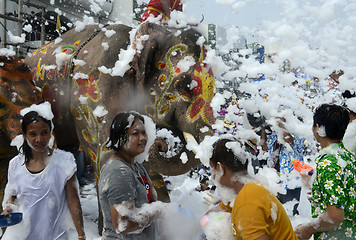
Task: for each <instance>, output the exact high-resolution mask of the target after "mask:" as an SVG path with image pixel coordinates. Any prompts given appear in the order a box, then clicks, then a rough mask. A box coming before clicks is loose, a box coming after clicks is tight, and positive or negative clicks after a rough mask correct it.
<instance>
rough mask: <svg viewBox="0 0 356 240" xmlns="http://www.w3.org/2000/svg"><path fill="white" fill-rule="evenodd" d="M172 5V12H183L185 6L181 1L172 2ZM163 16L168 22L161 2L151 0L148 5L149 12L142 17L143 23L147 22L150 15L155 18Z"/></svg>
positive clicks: (159, 0) (174, 0)
mask: <svg viewBox="0 0 356 240" xmlns="http://www.w3.org/2000/svg"><path fill="white" fill-rule="evenodd" d="M170 3H171V11H173V10H177V11H183V4H182V3H181V2H180V0H170ZM160 14H162V19H165V20H167V19H168V18H167V16H166V14H165V13H164V10H163V7H162V2H161V0H151V1H150V2H149V3H148V5H147V10H146V11H145V12H144V13H143V15H142V17H141V22H143V21H145V20H146V19H147V18H148V17H149V16H150V15H153V16H154V17H158V15H160Z"/></svg>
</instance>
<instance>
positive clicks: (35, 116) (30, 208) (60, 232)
mask: <svg viewBox="0 0 356 240" xmlns="http://www.w3.org/2000/svg"><path fill="white" fill-rule="evenodd" d="M24 112H25V113H24ZM21 113H24V116H23V118H22V136H23V140H24V141H23V144H22V146H21V148H20V153H19V154H18V155H17V156H15V157H14V158H13V159H12V160H11V161H10V163H9V169H8V182H7V185H6V188H5V196H4V202H3V208H4V211H3V213H2V214H4V215H6V216H9V217H10V216H11V213H12V212H15V211H19V212H22V213H23V221H22V222H21V223H20V224H19V225H20V226H19V225H15V226H11V227H8V229H7V230H6V231H5V234H4V236H3V238H2V239H3V240H4V239H20V240H21V239H26V240H52V239H53V240H54V239H61V240H67V239H68V235H67V233H68V229H69V228H70V227H71V226H70V225H69V224H68V220H69V219H70V217H69V218H68V216H70V215H71V217H72V219H73V222H74V225H75V228H76V230H77V233H78V239H85V233H84V227H83V217H82V209H81V205H80V201H79V196H78V190H77V186H78V183H77V178H76V163H75V160H74V157H73V155H72V154H71V153H69V152H65V151H62V150H58V149H54V148H52V147H50V146H49V145H50V140H51V137H52V130H53V124H52V121H51V119H52V117H53V114H52V112H51V106H50V104H49V103H48V102H46V103H43V104H40V105H32V106H31V107H30V108H29V109H25V111H23V110H22V111H21ZM48 116H50V117H48ZM69 214H70V215H69ZM18 229H21V231H18Z"/></svg>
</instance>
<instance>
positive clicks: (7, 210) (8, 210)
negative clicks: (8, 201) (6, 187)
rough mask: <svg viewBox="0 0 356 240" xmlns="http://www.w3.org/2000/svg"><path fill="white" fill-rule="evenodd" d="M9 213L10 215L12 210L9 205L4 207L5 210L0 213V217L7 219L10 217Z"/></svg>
mask: <svg viewBox="0 0 356 240" xmlns="http://www.w3.org/2000/svg"><path fill="white" fill-rule="evenodd" d="M11 213H12V208H11V206H10V205H7V206H6V207H5V209H4V210H3V211H2V213H1V215H5V216H7V217H11Z"/></svg>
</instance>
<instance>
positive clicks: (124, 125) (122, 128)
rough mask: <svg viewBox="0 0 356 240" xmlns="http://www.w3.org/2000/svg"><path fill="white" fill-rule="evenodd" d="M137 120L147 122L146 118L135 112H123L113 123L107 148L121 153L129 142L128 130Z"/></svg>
mask: <svg viewBox="0 0 356 240" xmlns="http://www.w3.org/2000/svg"><path fill="white" fill-rule="evenodd" d="M130 116H133V119H132V121H130V119H129V117H130ZM136 119H139V120H141V121H142V122H143V123H144V122H145V120H144V118H143V117H142V116H141V115H140V114H138V113H135V112H123V113H119V114H117V115H116V116H115V117H114V119H113V121H112V123H111V126H110V136H109V140H108V141H107V142H106V147H107V148H108V149H112V150H114V151H116V152H119V151H120V149H121V148H122V147H123V146H124V145H125V143H126V142H127V139H128V136H127V130H128V129H129V128H130V127H131V126H132V124H133V122H134V121H135V120H136Z"/></svg>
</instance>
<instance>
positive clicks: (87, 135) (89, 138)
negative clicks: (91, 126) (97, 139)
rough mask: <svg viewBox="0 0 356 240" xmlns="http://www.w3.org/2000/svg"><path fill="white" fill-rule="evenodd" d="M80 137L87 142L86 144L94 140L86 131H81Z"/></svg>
mask: <svg viewBox="0 0 356 240" xmlns="http://www.w3.org/2000/svg"><path fill="white" fill-rule="evenodd" d="M82 135H83V138H84V139H85V140H86V141H87V142H90V143H91V142H92V141H93V140H94V138H93V136H92V135H91V133H90V132H89V131H88V130H85V129H84V130H82Z"/></svg>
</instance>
